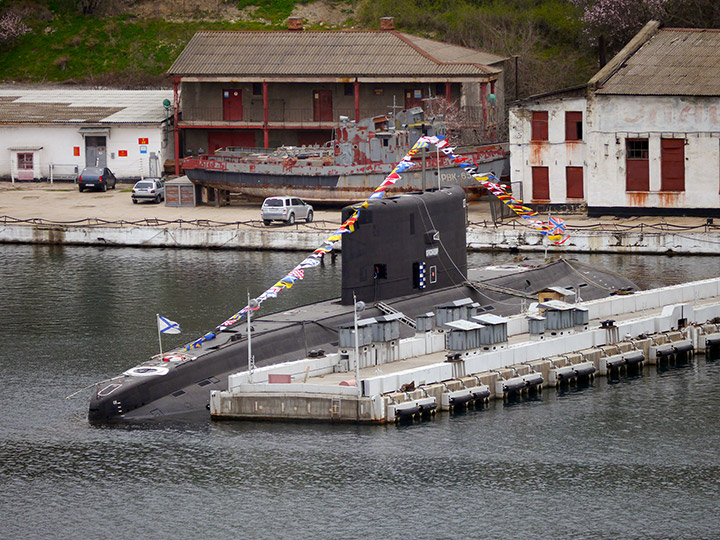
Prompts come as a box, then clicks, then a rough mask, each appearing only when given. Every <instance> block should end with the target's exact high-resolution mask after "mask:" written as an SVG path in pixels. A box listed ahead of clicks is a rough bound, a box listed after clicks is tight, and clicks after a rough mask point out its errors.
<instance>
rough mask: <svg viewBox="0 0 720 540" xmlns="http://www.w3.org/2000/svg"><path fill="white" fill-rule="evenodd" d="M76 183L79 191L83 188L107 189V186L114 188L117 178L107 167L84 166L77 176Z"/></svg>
mask: <svg viewBox="0 0 720 540" xmlns="http://www.w3.org/2000/svg"><path fill="white" fill-rule="evenodd" d="M77 183H78V189H79V190H80V191H81V192H82V190H83V189H85V188H93V189H101V190H102V191H107V190H108V188H111V189H115V184H117V179H116V178H115V175H114V174H113V173H112V171H111V170H110V169H108V168H107V167H85V168H84V169H83V170H82V172H81V173H80V176H78V179H77Z"/></svg>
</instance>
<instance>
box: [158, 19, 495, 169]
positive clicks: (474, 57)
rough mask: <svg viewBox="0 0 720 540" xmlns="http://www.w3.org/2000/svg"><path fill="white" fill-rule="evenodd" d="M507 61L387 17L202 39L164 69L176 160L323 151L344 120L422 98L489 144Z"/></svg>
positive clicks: (292, 24)
mask: <svg viewBox="0 0 720 540" xmlns="http://www.w3.org/2000/svg"><path fill="white" fill-rule="evenodd" d="M505 60H506V58H504V57H501V56H496V55H492V54H488V53H484V52H480V51H475V50H472V49H468V48H465V47H458V46H455V45H450V44H448V43H442V42H438V41H434V40H431V39H426V38H422V37H419V36H413V35H410V34H406V33H403V32H398V31H396V30H395V29H394V22H393V19H392V18H384V19H383V20H382V25H381V30H380V31H351V30H348V31H307V30H303V26H302V19H296V18H291V19H290V21H289V29H288V30H287V31H279V32H253V31H203V32H198V33H197V34H195V36H193V38H192V39H191V40H190V42H189V43H188V45H187V46H186V47H185V49H184V50H183V51H182V53H181V54H180V55H179V56H178V58H177V59H176V60H175V62H174V63H173V65H172V66H171V68H170V69H169V70H168V73H169V74H170V75H171V76H172V77H173V83H174V89H175V99H176V102H179V100H180V99H181V100H182V102H181V103H179V107H178V108H177V110H181V111H182V118H178V120H177V124H176V125H178V127H179V129H180V132H179V136H178V140H177V150H178V156H180V155H181V154H184V155H191V154H202V153H212V152H214V151H215V150H217V149H218V148H221V147H227V146H239V147H251V148H275V147H278V146H281V145H291V146H302V145H313V144H324V143H326V142H328V141H329V140H331V138H332V129H333V128H335V127H337V126H338V125H339V123H340V120H341V118H343V117H344V118H347V119H349V120H350V121H353V120H354V121H358V120H360V119H362V118H370V117H373V116H379V115H385V114H392V113H393V112H397V111H399V110H402V109H409V108H412V107H416V106H423V105H425V104H427V103H428V100H430V101H433V100H435V101H436V100H442V101H443V102H445V103H449V104H453V105H454V106H457V107H459V108H460V109H461V111H462V114H461V115H460V117H461V118H462V124H463V126H462V127H463V128H468V129H472V130H475V131H476V132H477V133H480V134H481V135H482V136H484V137H485V138H486V139H487V138H492V137H494V136H495V135H494V134H495V133H496V131H497V126H498V125H499V124H500V123H501V122H502V115H501V113H500V111H502V110H503V98H502V95H503V91H502V81H503V79H502V73H503V72H502V68H503V63H504V61H505Z"/></svg>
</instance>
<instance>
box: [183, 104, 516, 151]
mask: <svg viewBox="0 0 720 540" xmlns="http://www.w3.org/2000/svg"><path fill="white" fill-rule="evenodd" d="M359 112H360V118H361V119H364V118H370V117H374V116H381V115H383V114H387V113H388V112H389V111H388V110H384V109H383V108H361V109H360V111H359ZM496 112H497V111H496V110H493V109H492V108H490V107H487V108H486V109H485V110H483V108H482V107H481V106H468V107H462V108H461V109H460V110H458V111H455V112H454V113H453V115H452V118H448V119H447V120H448V125H447V127H448V131H449V132H450V133H451V134H453V133H454V134H456V135H457V140H458V142H460V143H461V144H479V143H486V142H497V141H500V140H506V139H505V138H504V137H506V136H507V133H506V128H505V127H504V123H498V122H497V121H496V120H495V118H496V116H495V115H496ZM343 116H344V117H347V118H348V119H349V120H355V109H354V108H338V107H336V108H333V110H332V115H331V117H328V118H330V119H328V120H323V121H316V120H315V119H314V112H313V109H312V108H299V107H286V106H285V105H284V103H283V102H274V101H271V104H270V107H269V108H268V126H269V127H271V128H290V129H293V128H300V129H302V128H305V129H313V128H320V127H323V128H327V126H329V125H330V126H335V125H339V124H340V118H341V117H343ZM183 123H185V124H187V125H192V124H195V125H219V126H223V127H225V126H227V127H237V128H243V127H254V128H262V126H264V115H263V110H262V108H258V107H257V106H252V107H246V108H245V109H244V110H243V114H242V120H227V119H226V118H225V115H224V114H223V109H222V107H192V108H188V109H185V110H184V111H183Z"/></svg>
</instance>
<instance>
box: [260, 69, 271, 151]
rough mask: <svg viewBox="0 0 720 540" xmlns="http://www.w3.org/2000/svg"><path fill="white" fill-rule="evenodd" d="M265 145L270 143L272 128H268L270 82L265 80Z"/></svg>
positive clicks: (265, 146)
mask: <svg viewBox="0 0 720 540" xmlns="http://www.w3.org/2000/svg"><path fill="white" fill-rule="evenodd" d="M262 85H263V87H262V88H263V146H264V148H267V147H268V146H269V145H270V130H269V129H268V118H269V114H268V83H267V81H263V83H262Z"/></svg>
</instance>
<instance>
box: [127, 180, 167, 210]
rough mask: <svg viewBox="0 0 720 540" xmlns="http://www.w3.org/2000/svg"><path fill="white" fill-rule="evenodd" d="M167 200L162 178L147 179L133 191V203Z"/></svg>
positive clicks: (137, 184)
mask: <svg viewBox="0 0 720 540" xmlns="http://www.w3.org/2000/svg"><path fill="white" fill-rule="evenodd" d="M164 200H165V182H164V181H163V180H162V179H160V178H146V179H145V180H140V181H139V182H137V183H136V184H135V185H134V186H133V189H132V202H133V203H135V204H137V202H138V201H152V202H155V203H159V202H160V201H164Z"/></svg>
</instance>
